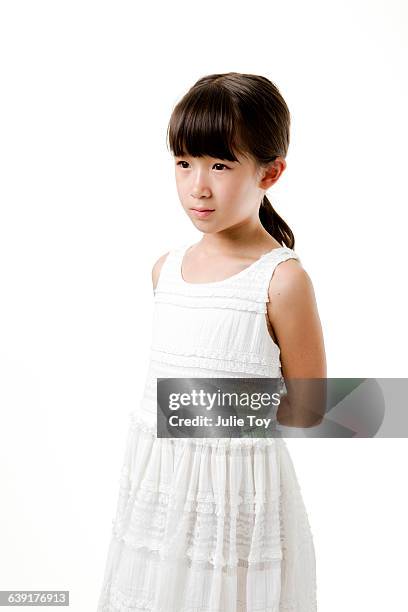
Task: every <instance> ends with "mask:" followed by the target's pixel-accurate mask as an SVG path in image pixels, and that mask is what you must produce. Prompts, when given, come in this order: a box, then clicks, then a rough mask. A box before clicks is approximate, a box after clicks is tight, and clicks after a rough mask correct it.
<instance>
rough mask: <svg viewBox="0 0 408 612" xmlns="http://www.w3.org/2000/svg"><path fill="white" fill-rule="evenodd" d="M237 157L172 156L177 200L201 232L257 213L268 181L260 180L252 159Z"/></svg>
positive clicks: (257, 169) (229, 225) (213, 230)
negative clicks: (236, 158)
mask: <svg viewBox="0 0 408 612" xmlns="http://www.w3.org/2000/svg"><path fill="white" fill-rule="evenodd" d="M237 157H238V161H237V162H230V161H228V160H221V159H216V158H214V157H208V156H206V157H191V156H189V155H187V156H183V157H174V161H175V178H176V185H177V192H178V196H179V198H180V202H181V204H182V206H183V208H184V210H185V211H186V213H187V215H188V216H189V217H190V219H191V221H192V222H193V223H194V225H195V226H196V227H197V229H199V230H200V231H201V232H206V233H207V232H208V233H213V232H218V231H220V230H223V229H226V228H229V227H231V226H233V225H236V224H238V223H242V222H243V221H246V220H249V219H250V218H252V217H254V215H255V217H254V218H256V219H257V218H258V216H259V215H258V211H259V206H260V204H261V201H262V197H263V195H264V192H265V189H267V188H268V187H269V186H270V184H271V181H270V180H269V182H268V181H267V182H266V183H265V182H264V181H262V174H261V173H260V169H259V167H257V166H256V164H255V162H254V161H253V160H252V159H250V158H248V157H244V156H240V155H237ZM278 174H279V173H278ZM272 182H274V181H272ZM200 209H201V210H202V212H201V213H200ZM203 209H207V210H208V209H210V210H212V212H204V210H203Z"/></svg>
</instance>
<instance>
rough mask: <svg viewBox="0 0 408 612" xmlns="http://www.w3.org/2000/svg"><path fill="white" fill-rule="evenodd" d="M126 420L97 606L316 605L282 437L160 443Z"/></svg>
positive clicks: (130, 609) (311, 558)
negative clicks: (124, 441) (112, 514)
mask: <svg viewBox="0 0 408 612" xmlns="http://www.w3.org/2000/svg"><path fill="white" fill-rule="evenodd" d="M130 416H131V423H130V428H129V433H128V440H127V445H126V451H125V457H124V462H123V468H122V474H121V480H120V494H119V499H118V505H117V511H116V516H115V519H114V520H113V532H112V539H111V543H110V547H109V551H108V557H107V563H106V569H105V575H104V580H103V588H102V591H101V594H100V599H99V604H98V612H114V611H121V612H136V611H139V610H145V611H151V612H283V611H291V612H312V611H313V612H315V610H316V590H315V589H316V583H315V551H314V545H313V539H312V534H311V529H310V525H309V521H308V517H307V513H306V509H305V506H304V503H303V499H302V495H301V492H300V489H299V484H298V481H297V477H296V474H295V471H294V467H293V464H292V460H291V458H290V455H289V452H288V450H287V447H286V443H285V441H284V440H283V439H281V438H267V439H260V438H238V439H234V438H232V439H231V438H219V439H208V438H206V439H200V438H196V439H192V438H178V439H174V438H169V439H164V438H157V437H156V432H155V428H153V427H152V426H150V425H147V424H146V423H145V422H144V421H142V420H140V418H139V417H138V415H136V413H131V415H130Z"/></svg>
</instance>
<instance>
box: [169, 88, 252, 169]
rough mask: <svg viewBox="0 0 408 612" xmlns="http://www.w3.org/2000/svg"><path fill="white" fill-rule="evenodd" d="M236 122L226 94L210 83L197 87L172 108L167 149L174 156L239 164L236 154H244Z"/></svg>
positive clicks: (231, 105)
mask: <svg viewBox="0 0 408 612" xmlns="http://www.w3.org/2000/svg"><path fill="white" fill-rule="evenodd" d="M239 123H240V121H239V117H237V115H236V111H235V109H234V106H233V104H232V101H231V99H230V97H229V94H228V92H227V91H225V90H224V89H223V88H222V87H218V86H216V85H211V84H210V85H209V84H207V85H205V86H202V87H200V88H196V89H195V90H194V91H191V92H190V94H187V95H186V96H185V97H184V98H183V100H182V101H181V102H179V104H178V105H177V106H176V107H175V108H174V111H173V113H172V116H171V119H170V122H169V127H168V144H169V147H170V150H171V152H172V153H173V155H174V156H175V157H183V156H185V155H189V156H191V157H204V156H209V157H214V158H216V159H225V160H228V161H231V162H232V161H239V160H238V159H237V157H236V155H235V153H238V152H242V153H244V152H243V151H242V148H241V147H240V144H239V143H240V140H241V139H240V138H239V135H238V133H237V126H238V125H239Z"/></svg>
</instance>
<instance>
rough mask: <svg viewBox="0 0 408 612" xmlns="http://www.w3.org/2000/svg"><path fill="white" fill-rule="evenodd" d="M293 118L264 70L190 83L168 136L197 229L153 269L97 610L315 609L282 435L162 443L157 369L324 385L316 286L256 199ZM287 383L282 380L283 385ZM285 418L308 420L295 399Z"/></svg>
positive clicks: (311, 559) (279, 158)
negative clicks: (140, 380) (138, 390)
mask: <svg viewBox="0 0 408 612" xmlns="http://www.w3.org/2000/svg"><path fill="white" fill-rule="evenodd" d="M289 126H290V115H289V111H288V108H287V106H286V104H285V101H284V100H283V98H282V96H281V94H280V92H279V91H278V89H277V87H276V86H275V85H274V84H273V83H272V82H271V81H269V80H268V79H266V78H265V77H262V76H257V75H252V74H240V73H235V72H230V73H227V74H213V75H209V76H205V77H203V78H201V79H199V80H198V81H197V82H196V83H195V84H194V85H193V87H192V88H191V89H190V90H189V91H188V92H187V93H186V95H185V96H184V97H183V98H182V100H181V101H180V102H179V103H178V104H177V105H176V107H175V109H174V110H173V113H172V115H171V118H170V123H169V130H168V138H169V143H170V149H171V151H172V154H173V156H174V163H175V178H176V185H177V191H178V195H179V198H180V201H181V204H182V206H183V208H184V210H185V212H186V214H187V215H188V217H189V218H190V219H191V221H192V223H193V224H194V226H195V227H196V228H197V229H198V230H199V231H200V232H202V234H203V236H202V238H201V239H200V240H199V242H197V243H196V244H193V245H188V244H183V245H180V246H179V247H178V248H174V249H172V250H170V251H169V252H168V253H166V254H164V255H163V256H161V257H160V258H159V259H158V260H157V261H156V263H155V264H154V266H153V270H152V279H153V289H154V308H155V310H154V325H153V340H152V346H151V355H150V365H149V370H148V375H147V379H146V384H145V390H144V394H143V397H142V398H141V401H140V404H139V407H138V409H137V410H136V411H134V412H133V413H131V426H130V430H129V434H128V441H127V445H126V451H125V458H124V464H123V471H122V479H121V487H120V495H119V499H118V504H117V511H116V516H115V519H114V520H113V533H112V539H111V544H110V548H109V551H108V557H107V562H106V569H105V576H104V581H103V586H102V590H101V594H100V599H99V605H98V611H100V612H102V611H105V612H107V611H112V612H113V611H118V610H120V611H123V612H124V611H126V612H130V611H132V612H134V611H136V610H149V611H151V612H237V611H240V612H244V611H245V612H255V611H257V612H284V611H290V612H314V611H315V610H316V608H317V604H316V590H317V589H316V567H315V550H314V544H313V538H312V533H311V529H310V525H309V521H308V517H307V513H306V510H305V506H304V503H303V499H302V495H301V491H300V487H299V484H298V481H297V477H296V474H295V470H294V467H293V464H292V460H291V458H290V455H289V452H288V450H287V446H286V443H285V441H284V440H283V439H282V438H279V437H266V438H250V437H241V438H220V437H219V438H214V437H212V438H210V437H209V438H196V437H190V438H157V429H156V425H157V422H156V421H157V410H156V408H157V396H156V391H157V386H156V383H157V380H156V379H157V378H172V377H174V378H208V377H217V378H218V377H219V378H223V377H224V378H245V377H248V378H255V377H262V378H264V377H269V378H276V377H278V378H279V377H281V376H282V372H283V374H284V377H285V378H286V379H288V378H325V377H326V363H325V354H324V345H323V337H322V331H321V325H320V320H319V316H318V313H317V308H316V303H315V298H314V290H313V287H312V283H311V281H310V279H309V276H308V274H307V273H306V272H305V270H304V269H303V267H302V265H301V263H300V260H299V257H298V255H297V254H296V253H295V252H294V250H293V247H294V237H293V233H292V231H291V229H290V228H289V227H288V225H287V224H286V223H285V222H284V221H283V219H281V217H280V216H279V215H278V214H277V212H276V211H275V210H274V209H273V207H272V205H271V203H270V201H269V200H268V198H267V197H266V195H265V192H266V191H267V189H269V188H270V187H271V186H272V185H273V184H274V183H276V181H277V180H278V178H279V176H280V175H281V174H282V172H283V171H284V169H285V167H286V162H285V157H286V154H287V150H288V145H289ZM283 380H284V379H283V378H282V381H283ZM289 408H290V406H289V407H288V404H285V405H284V406H283V404H282V406H281V407H278V410H277V414H276V416H277V419H278V423H281V424H283V425H289V426H290V425H293V426H300V427H308V426H311V425H313V424H315V423H312V422H308V423H306V422H302V420H301V419H300V417H299V414H298V415H296V414H295V408H294V407H292V412H291V410H289Z"/></svg>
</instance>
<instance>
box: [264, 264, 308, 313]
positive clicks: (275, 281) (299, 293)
mask: <svg viewBox="0 0 408 612" xmlns="http://www.w3.org/2000/svg"><path fill="white" fill-rule="evenodd" d="M310 292H313V283H312V280H311V278H310V276H309V274H308V273H307V271H306V270H305V269H304V267H303V266H302V264H301V262H300V261H299V260H298V259H294V258H290V259H286V260H285V261H281V262H279V263H278V265H277V266H276V268H275V270H274V273H273V275H272V278H271V282H270V284H269V291H268V293H269V299H270V300H271V302H272V301H273V302H274V303H275V304H276V301H277V300H279V301H280V302H281V303H286V302H288V301H289V302H292V301H293V300H302V299H303V298H304V297H305V294H308V293H309V294H310Z"/></svg>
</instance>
